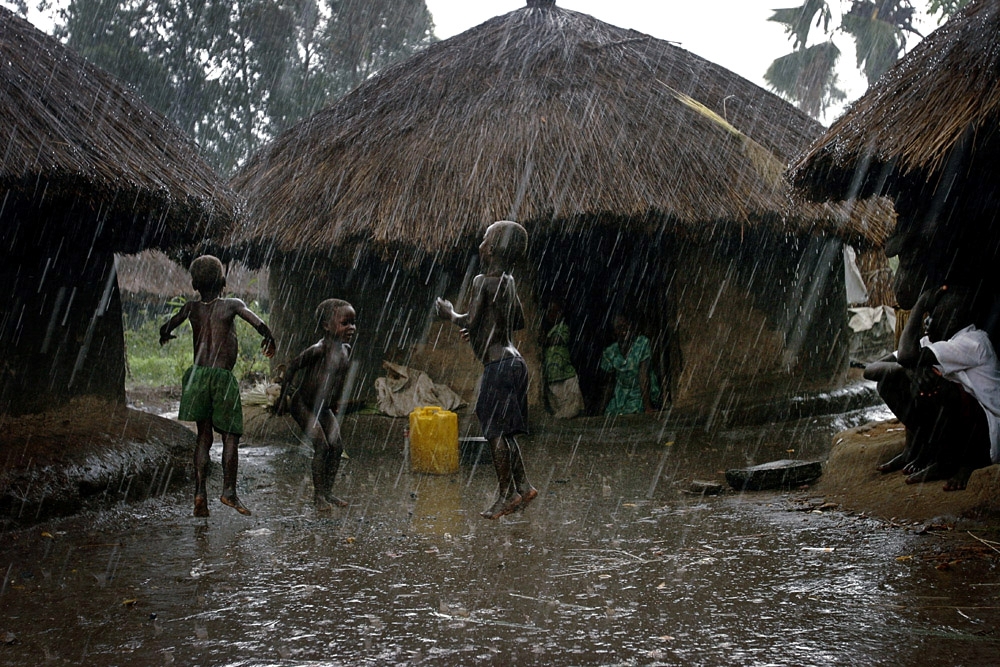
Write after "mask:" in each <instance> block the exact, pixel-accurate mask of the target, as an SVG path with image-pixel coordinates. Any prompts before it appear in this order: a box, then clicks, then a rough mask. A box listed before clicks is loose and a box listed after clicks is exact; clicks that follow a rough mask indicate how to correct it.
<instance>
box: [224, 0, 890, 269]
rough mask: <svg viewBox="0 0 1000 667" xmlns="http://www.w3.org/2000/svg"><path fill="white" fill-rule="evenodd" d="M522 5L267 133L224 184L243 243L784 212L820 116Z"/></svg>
mask: <svg viewBox="0 0 1000 667" xmlns="http://www.w3.org/2000/svg"><path fill="white" fill-rule="evenodd" d="M529 5H535V6H528V7H526V8H523V9H520V10H517V11H514V12H511V13H509V14H506V15H503V16H499V17H496V18H494V19H492V20H490V21H487V22H486V23H483V24H482V25H480V26H478V27H475V28H472V29H470V30H468V31H466V32H464V33H462V34H460V35H457V36H455V37H452V38H450V39H447V40H445V41H442V42H439V43H436V44H434V45H432V46H430V47H429V48H428V49H426V50H425V51H423V52H421V53H419V54H417V55H415V56H413V57H411V58H410V59H408V60H407V61H405V62H404V63H401V64H399V65H397V66H395V67H393V68H391V69H388V70H387V71H385V72H384V73H382V74H380V75H378V76H376V77H373V78H372V79H370V80H368V81H367V82H365V83H363V84H362V85H361V86H359V87H358V88H357V89H355V90H354V91H352V92H351V93H349V94H348V95H346V96H345V97H344V98H342V99H341V100H339V101H338V102H336V103H334V104H333V105H332V106H330V107H329V108H327V109H326V110H324V111H321V112H319V113H317V114H316V115H314V116H312V117H311V118H309V119H307V120H305V121H303V122H301V123H299V124H298V125H296V126H295V127H293V128H292V129H290V130H289V131H287V132H285V133H284V134H282V135H281V136H279V137H278V138H277V139H275V141H274V142H272V143H271V144H270V145H269V146H268V147H266V148H265V149H264V150H262V151H261V152H260V153H259V154H257V155H256V156H255V157H254V158H253V159H251V160H250V162H249V163H248V164H247V165H246V166H245V167H244V168H243V169H242V170H241V172H240V173H238V174H237V175H236V177H235V178H234V179H233V180H232V184H233V186H234V187H235V189H236V190H237V191H239V192H241V193H242V194H244V195H245V196H246V197H247V200H248V208H249V215H248V216H247V218H246V219H247V226H246V227H244V228H242V229H239V230H238V231H237V232H236V233H235V234H234V236H233V241H234V244H237V245H238V244H249V245H251V246H252V245H254V244H256V245H257V246H258V247H265V248H276V249H278V250H281V251H286V252H287V251H292V250H296V251H301V250H305V251H311V252H319V253H324V254H325V253H329V252H331V248H333V247H337V246H343V245H345V244H350V243H351V242H355V241H362V242H366V243H372V244H375V245H376V246H380V247H382V248H387V247H388V248H391V247H393V246H397V247H398V246H404V247H407V248H409V249H415V250H416V252H417V254H420V253H424V252H426V253H439V252H448V251H449V250H451V249H452V248H455V247H456V246H459V245H460V244H461V245H463V246H464V245H466V244H467V241H468V238H469V237H474V236H477V235H478V234H480V233H481V231H482V229H483V227H484V225H485V224H487V223H489V222H491V221H493V220H498V219H502V218H510V219H515V220H518V221H521V222H523V223H525V225H526V226H528V227H529V228H532V227H533V228H535V229H536V230H537V229H538V228H539V227H542V228H545V227H546V226H554V225H558V226H559V227H560V228H561V229H567V228H569V229H572V228H573V226H574V225H576V224H579V223H580V221H581V219H583V218H591V217H598V216H600V217H602V218H604V219H607V218H608V216H612V217H613V218H614V219H616V220H621V221H623V222H628V223H629V224H636V225H641V226H643V227H644V228H645V227H647V226H649V225H669V226H671V229H674V230H678V231H683V232H687V233H690V234H708V235H711V234H713V233H715V228H716V226H717V225H722V226H724V227H727V226H729V225H732V226H733V228H734V229H738V226H740V225H747V224H758V223H761V222H770V223H774V224H786V223H788V222H789V219H782V215H781V214H782V213H784V212H785V211H786V209H787V208H788V206H789V200H788V197H787V193H788V186H787V183H786V182H784V181H783V179H782V174H783V172H784V170H785V167H786V166H787V163H788V162H789V161H790V160H791V158H792V157H793V156H794V155H796V154H798V153H799V152H801V151H802V150H804V149H805V148H806V147H807V146H808V145H809V144H810V142H811V141H812V140H814V139H815V138H816V137H818V136H819V134H820V133H821V132H822V126H820V125H819V124H818V123H816V122H815V121H813V120H812V119H810V118H809V117H808V116H806V115H805V114H803V113H801V112H800V111H798V110H797V109H795V108H794V107H792V106H791V105H789V104H788V103H786V102H784V101H782V100H781V99H779V98H778V97H777V96H775V95H773V94H771V93H769V92H766V91H765V90H763V89H761V88H759V87H757V86H755V85H754V84H752V83H750V82H749V81H746V80H745V79H742V78H741V77H739V76H737V75H736V74H734V73H733V72H730V71H728V70H726V69H724V68H722V67H719V66H717V65H714V64H712V63H710V62H708V61H706V60H704V59H702V58H700V57H698V56H696V55H694V54H692V53H690V52H688V51H685V50H683V49H681V48H678V47H677V46H675V45H673V44H670V43H669V42H665V41H662V40H658V39H655V38H653V37H650V36H649V35H645V34H642V33H639V32H636V31H633V30H623V29H621V28H617V27H615V26H612V25H608V24H606V23H603V22H601V21H598V20H597V19H595V18H593V17H591V16H588V15H586V14H581V13H578V12H573V11H568V10H564V9H561V8H559V7H555V6H551V5H550V4H549V3H546V2H534V3H529ZM880 214H881V215H882V216H883V218H884V217H885V214H886V211H885V210H884V209H881V210H880ZM839 216H840V214H839V213H838V212H837V211H834V210H833V209H830V208H812V209H810V210H809V211H805V212H804V211H802V210H801V209H800V210H797V211H796V212H795V215H793V216H791V218H790V221H791V222H793V223H796V224H797V225H798V230H801V229H802V228H803V227H810V228H812V226H813V225H815V224H820V225H827V226H829V227H830V228H835V229H838V230H841V229H842V227H841V225H842V222H841V221H840V220H839ZM851 220H852V224H854V223H856V224H855V227H854V229H855V230H856V231H857V232H858V233H859V234H860V235H864V234H866V233H867V232H866V231H865V228H864V224H863V223H861V222H858V218H857V217H856V216H855V217H852V218H851ZM529 230H530V229H529Z"/></svg>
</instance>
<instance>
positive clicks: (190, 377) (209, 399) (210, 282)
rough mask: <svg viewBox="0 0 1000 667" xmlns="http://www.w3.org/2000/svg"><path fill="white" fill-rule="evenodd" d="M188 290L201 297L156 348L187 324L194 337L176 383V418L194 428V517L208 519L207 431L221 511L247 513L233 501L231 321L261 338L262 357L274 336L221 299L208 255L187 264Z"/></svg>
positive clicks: (235, 402)
mask: <svg viewBox="0 0 1000 667" xmlns="http://www.w3.org/2000/svg"><path fill="white" fill-rule="evenodd" d="M190 271H191V285H192V286H193V287H194V289H195V290H197V291H198V294H199V295H200V297H201V300H200V301H188V302H187V303H185V304H184V305H183V306H182V307H181V309H180V310H179V311H178V312H177V314H176V315H174V316H173V317H171V318H170V320H169V321H168V322H167V323H166V324H164V325H163V326H162V327H160V345H163V344H164V343H166V342H167V341H169V340H171V339H173V338H176V336H173V335H171V332H172V331H173V330H174V329H176V328H177V327H179V326H180V325H181V324H182V323H183V322H184V320H186V319H188V318H191V329H192V332H193V334H194V365H193V366H191V368H189V369H188V370H187V371H186V372H185V373H184V377H183V379H182V380H181V389H182V393H181V405H180V411H179V413H178V415H177V418H178V419H180V420H182V421H193V422H195V423H196V424H197V426H198V443H197V446H196V447H195V451H194V480H195V481H194V515H195V516H208V495H207V491H206V486H205V485H206V478H207V477H208V463H209V450H210V449H211V448H212V438H213V436H212V430H213V429H214V430H216V431H218V432H219V433H220V434H221V435H222V496H221V497H220V498H219V500H221V501H222V504H223V505H228V506H229V507H232V508H234V509H235V510H236V511H237V512H239V513H240V514H245V515H248V516H249V514H250V510H248V509H247V508H246V507H245V506H244V505H243V503H242V502H240V499H239V498H238V497H237V495H236V473H237V468H238V467H239V442H240V435H242V433H243V405H242V403H241V402H240V386H239V383H238V382H237V381H236V376H235V375H233V367H234V366H235V365H236V355H237V353H238V351H239V344H238V342H237V340H236V326H235V324H236V323H235V320H236V317H241V318H243V319H244V320H246V321H247V322H248V323H249V324H250V326H252V327H253V328H254V329H256V330H257V332H258V333H259V334H260V335H261V336H263V337H264V340H262V341H261V344H260V346H261V349H262V350H263V352H264V356H266V357H273V356H274V349H275V345H274V336H272V335H271V330H270V329H268V327H267V325H266V324H264V321H263V320H261V319H260V318H259V317H257V315H255V314H254V313H253V311H251V310H250V309H249V308H247V305H246V304H245V303H243V301H242V300H240V299H225V298H222V296H221V295H222V290H223V289H224V288H225V286H226V278H225V275H224V274H223V270H222V262H220V261H219V260H218V259H217V258H216V257H213V256H211V255H202V256H201V257H198V258H196V259H195V260H194V261H193V262H191V268H190Z"/></svg>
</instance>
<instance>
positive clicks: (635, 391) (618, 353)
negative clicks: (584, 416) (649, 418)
mask: <svg viewBox="0 0 1000 667" xmlns="http://www.w3.org/2000/svg"><path fill="white" fill-rule="evenodd" d="M615 338H616V339H617V340H616V341H615V342H614V343H612V344H611V345H609V346H608V347H607V348H606V349H605V350H604V354H603V355H602V356H601V366H600V368H601V370H602V371H605V372H614V374H615V384H614V393H613V394H612V396H611V400H609V401H608V403H607V407H606V408H605V409H604V414H606V415H632V414H639V413H642V412H646V413H653V412H656V402H657V401H659V399H660V386H659V383H657V381H656V374H655V373H653V372H652V370H650V363H649V362H650V359H652V356H653V354H652V349H651V346H650V344H649V339H648V338H646V337H645V336H643V335H642V334H639V333H637V332H636V328H635V326H634V324H633V322H632V321H631V319H630V318H629V317H628V316H626V315H618V316H617V317H616V318H615Z"/></svg>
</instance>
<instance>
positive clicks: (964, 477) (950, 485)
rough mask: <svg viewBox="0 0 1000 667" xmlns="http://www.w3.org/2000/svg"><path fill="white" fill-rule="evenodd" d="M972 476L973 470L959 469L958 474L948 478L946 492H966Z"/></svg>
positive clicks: (945, 486)
mask: <svg viewBox="0 0 1000 667" xmlns="http://www.w3.org/2000/svg"><path fill="white" fill-rule="evenodd" d="M971 475H972V468H959V469H958V472H956V473H955V474H954V475H952V476H951V477H949V478H948V481H947V482H945V483H944V487H942V490H944V491H964V490H965V487H967V486H968V485H969V477H970V476H971Z"/></svg>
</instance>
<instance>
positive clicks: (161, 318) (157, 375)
mask: <svg viewBox="0 0 1000 667" xmlns="http://www.w3.org/2000/svg"><path fill="white" fill-rule="evenodd" d="M181 304H183V301H177V300H173V301H171V303H170V305H171V306H172V307H174V309H176V308H179V307H180V305H181ZM247 305H248V306H249V307H250V310H252V311H254V312H255V313H257V314H258V315H260V316H261V318H262V319H264V321H265V322H266V321H267V313H264V312H261V307H260V304H259V303H257V302H251V303H249V304H247ZM169 317H170V313H163V314H160V315H155V316H149V317H142V318H134V319H133V318H126V322H125V352H126V357H127V359H128V367H127V375H126V378H125V385H126V387H127V388H132V387H137V386H139V387H142V386H145V387H161V386H169V385H179V384H180V382H181V375H183V374H184V371H185V370H187V368H188V366H190V365H191V356H192V351H193V349H194V348H193V344H192V342H191V324H190V323H189V322H185V323H184V324H182V325H181V326H180V327H178V328H177V329H176V330H175V331H174V335H175V336H177V338H176V339H175V340H172V341H170V342H169V343H167V344H166V345H163V346H161V345H160V325H161V324H163V322H165V321H166V320H167V318H169ZM129 320H133V321H131V322H130V321H129ZM236 322H237V323H236V337H237V339H238V340H239V344H240V352H239V356H238V357H237V359H236V367H235V368H234V369H233V372H234V373H235V374H236V377H237V378H238V379H240V380H242V379H244V378H246V377H247V376H248V375H250V374H251V373H267V372H268V368H269V367H268V360H267V359H266V358H265V357H264V355H263V354H261V352H260V334H258V333H257V332H256V331H254V329H253V327H251V326H250V325H249V324H247V323H246V322H244V321H243V320H241V319H239V318H237V320H236Z"/></svg>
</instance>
